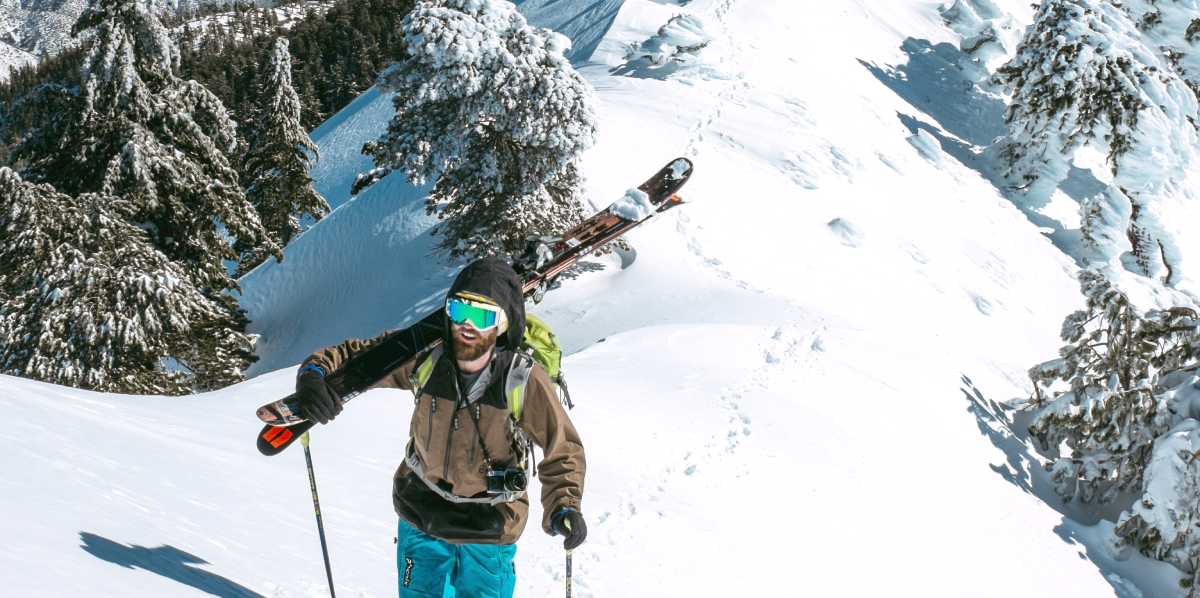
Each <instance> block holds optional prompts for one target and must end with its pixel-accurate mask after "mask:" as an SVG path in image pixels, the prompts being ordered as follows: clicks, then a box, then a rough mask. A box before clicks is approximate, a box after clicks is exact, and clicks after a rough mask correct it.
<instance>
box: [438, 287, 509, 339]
mask: <svg viewBox="0 0 1200 598" xmlns="http://www.w3.org/2000/svg"><path fill="white" fill-rule="evenodd" d="M446 315H447V316H449V317H450V321H451V322H452V323H454V325H456V326H462V325H463V324H466V323H467V322H470V323H471V325H472V326H474V327H475V330H478V331H480V332H487V331H488V330H491V329H492V328H496V327H500V332H504V329H505V328H507V327H508V317H507V316H506V315H505V314H504V308H502V307H500V306H499V305H496V304H495V303H492V302H490V301H489V300H488V299H486V298H484V297H481V296H479V295H470V294H467V293H459V294H457V295H454V296H453V297H447V298H446Z"/></svg>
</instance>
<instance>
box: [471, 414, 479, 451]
mask: <svg viewBox="0 0 1200 598" xmlns="http://www.w3.org/2000/svg"><path fill="white" fill-rule="evenodd" d="M475 425H479V403H475ZM477 440H479V434H474V435H472V436H471V460H470V462H471V463H474V462H475V442H476V441H477Z"/></svg>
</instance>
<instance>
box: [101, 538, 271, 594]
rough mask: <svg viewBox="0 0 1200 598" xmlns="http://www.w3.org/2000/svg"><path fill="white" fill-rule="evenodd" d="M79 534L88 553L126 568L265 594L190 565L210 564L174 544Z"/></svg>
mask: <svg viewBox="0 0 1200 598" xmlns="http://www.w3.org/2000/svg"><path fill="white" fill-rule="evenodd" d="M79 538H80V539H81V540H83V546H80V548H82V549H83V550H84V551H86V552H87V553H88V554H91V555H92V556H94V557H96V558H99V559H101V560H105V561H108V562H110V563H115V564H117V565H120V566H122V567H125V568H126V569H133V568H134V567H137V568H139V569H145V570H146V571H150V572H151V573H157V574H159V575H161V576H163V577H166V578H168V579H173V580H175V581H177V582H179V583H182V584H185V585H189V586H192V587H193V588H196V589H198V590H201V591H203V592H207V593H209V594H212V595H213V596H219V597H220V598H263V596H262V595H261V594H257V593H255V592H252V591H250V590H249V589H247V588H246V587H244V586H241V585H239V584H236V583H234V582H232V581H229V580H228V579H225V578H224V577H221V576H220V575H216V574H214V573H209V572H208V571H204V570H201V569H196V568H194V567H189V566H188V565H207V564H208V562H207V561H205V560H204V559H201V558H199V557H196V556H193V555H190V554H188V553H186V552H184V551H182V550H179V549H178V548H175V547H174V546H165V545H164V546H159V547H158V548H146V547H144V546H126V545H124V544H120V543H117V542H113V541H112V540H109V539H107V538H102V537H100V536H97V535H96V534H89V533H87V532H79Z"/></svg>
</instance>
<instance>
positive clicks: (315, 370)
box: [296, 363, 325, 378]
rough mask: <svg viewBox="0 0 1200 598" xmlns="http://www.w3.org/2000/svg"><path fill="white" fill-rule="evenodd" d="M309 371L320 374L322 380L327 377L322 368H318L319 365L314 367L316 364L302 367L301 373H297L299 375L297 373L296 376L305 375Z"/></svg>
mask: <svg viewBox="0 0 1200 598" xmlns="http://www.w3.org/2000/svg"><path fill="white" fill-rule="evenodd" d="M307 370H311V371H314V372H316V373H318V374H320V375H321V377H322V378H324V377H325V370H323V369H321V367H320V366H318V365H314V364H311V363H310V364H308V365H306V366H304V367H302V368H300V371H299V372H297V373H296V375H300V374H302V373H304V372H305V371H307Z"/></svg>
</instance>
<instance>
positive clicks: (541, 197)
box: [353, 0, 596, 257]
mask: <svg viewBox="0 0 1200 598" xmlns="http://www.w3.org/2000/svg"><path fill="white" fill-rule="evenodd" d="M402 29H403V31H404V34H405V43H406V44H407V51H408V53H409V58H408V59H407V60H405V61H403V62H399V63H393V64H392V65H391V66H389V67H388V68H387V69H385V70H384V72H383V73H382V74H380V76H379V79H378V82H377V83H378V85H379V87H380V89H382V90H384V91H389V92H395V93H396V94H397V95H396V97H395V100H394V103H395V106H396V116H395V117H394V118H393V119H392V121H391V123H390V124H389V126H388V130H387V132H386V133H385V134H384V135H383V136H381V137H380V138H379V140H378V142H375V143H367V144H366V145H365V146H364V147H363V153H366V154H370V155H371V156H372V157H373V158H374V160H375V164H376V166H377V168H376V169H374V170H372V171H371V172H370V173H368V174H366V175H360V177H359V179H358V180H357V181H355V184H354V188H353V191H354V192H357V191H360V190H362V189H363V188H365V187H366V186H368V185H370V184H372V183H374V182H375V181H378V180H379V179H381V178H383V177H384V176H386V175H387V174H388V173H390V172H392V171H393V170H398V171H400V172H403V173H404V174H405V175H406V176H407V177H408V180H409V181H410V182H412V183H413V184H418V185H421V184H425V182H426V181H427V180H431V179H432V180H434V185H433V190H432V192H431V193H430V195H429V198H428V200H427V204H426V205H427V209H428V212H429V213H430V214H433V213H436V214H437V215H438V218H439V219H440V222H439V224H438V226H437V227H435V229H434V233H435V234H436V233H439V232H440V233H442V235H443V236H442V239H441V241H440V242H439V245H438V246H439V248H440V249H441V250H443V251H445V252H447V253H449V255H450V256H451V257H457V256H470V255H486V254H495V253H501V252H511V251H517V250H520V249H522V248H523V247H524V243H525V237H526V236H527V235H533V234H548V233H553V232H557V231H561V230H564V229H566V228H568V227H569V226H570V225H572V224H574V223H575V222H577V221H578V220H579V219H580V218H581V217H582V216H583V203H582V200H581V195H580V194H581V189H580V188H581V186H582V184H583V176H582V174H581V173H580V171H579V163H578V161H579V156H580V155H581V154H582V153H583V152H584V151H585V150H586V149H588V148H589V147H591V145H592V143H593V140H594V137H595V129H596V116H595V106H596V100H595V92H594V91H593V90H592V88H591V86H589V85H588V84H587V82H586V81H584V80H583V78H582V77H580V76H579V74H578V73H576V72H575V70H574V69H572V68H571V65H570V63H569V62H568V61H567V60H566V59H565V58H563V55H562V53H563V51H564V50H566V49H567V48H569V43H570V42H569V40H567V39H566V38H565V37H563V36H561V35H559V34H557V33H554V32H552V31H549V30H546V29H543V30H535V29H533V28H531V27H529V25H527V24H526V22H525V18H524V17H522V16H521V14H520V13H518V12H517V11H516V9H515V8H514V7H513V5H512V4H511V3H510V2H507V1H505V0H425V1H422V2H418V3H417V6H416V8H415V10H413V12H411V13H410V14H409V15H408V16H407V17H406V18H405V19H404V22H403V25H402Z"/></svg>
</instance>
